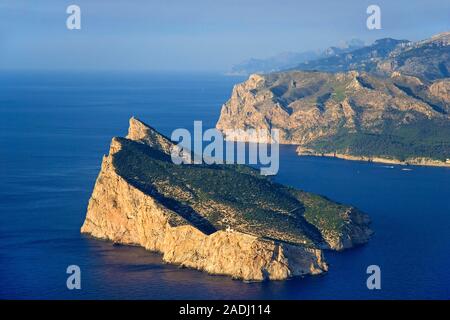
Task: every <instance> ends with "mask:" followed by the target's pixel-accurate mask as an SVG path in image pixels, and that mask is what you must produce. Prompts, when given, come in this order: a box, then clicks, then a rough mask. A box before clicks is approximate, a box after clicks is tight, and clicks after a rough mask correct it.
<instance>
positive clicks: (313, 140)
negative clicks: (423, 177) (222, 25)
mask: <svg viewBox="0 0 450 320" xmlns="http://www.w3.org/2000/svg"><path fill="white" fill-rule="evenodd" d="M424 59H425V58H424ZM449 93H450V79H449V78H446V79H440V80H435V81H433V82H429V81H424V80H422V79H420V78H418V77H414V76H409V75H404V74H402V73H400V72H398V71H395V72H393V73H392V74H391V75H390V76H389V77H385V76H378V75H374V74H370V73H367V72H359V71H348V72H338V73H327V72H316V71H289V72H279V73H272V74H267V75H252V76H250V78H249V79H248V80H247V81H245V82H244V83H241V84H238V85H236V86H235V87H234V88H233V93H232V96H231V98H230V100H228V102H226V103H225V104H224V105H223V106H222V110H221V114H220V118H219V120H218V122H217V125H216V127H217V128H218V129H219V130H221V131H223V132H226V131H227V130H230V129H231V130H234V129H249V128H256V129H265V130H269V129H273V128H277V129H279V130H280V139H281V142H282V143H287V144H298V145H299V146H300V147H301V148H300V149H299V152H300V153H302V154H304V153H308V154H326V155H330V154H331V155H337V156H342V157H348V158H351V157H356V158H357V159H368V160H374V161H383V162H392V161H393V162H401V163H410V164H428V165H443V166H449V165H450V163H449V160H447V159H450V118H449V113H450V94H449ZM241 139H250V138H249V137H245V136H241Z"/></svg>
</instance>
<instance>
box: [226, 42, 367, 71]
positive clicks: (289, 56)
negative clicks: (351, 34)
mask: <svg viewBox="0 0 450 320" xmlns="http://www.w3.org/2000/svg"><path fill="white" fill-rule="evenodd" d="M363 46H364V43H363V42H362V41H361V40H358V39H352V40H350V41H349V42H346V43H344V44H343V45H341V46H337V47H330V48H327V49H325V50H323V51H305V52H284V53H280V54H277V55H275V56H272V57H269V58H267V59H255V58H251V59H248V60H246V61H243V62H241V63H238V64H236V65H234V66H233V67H232V68H231V70H230V72H229V74H231V75H249V74H252V73H269V72H276V71H281V70H286V69H291V68H293V67H295V66H297V65H298V64H300V63H303V62H306V61H311V60H316V59H319V58H324V57H329V56H334V55H337V54H342V53H346V52H349V51H352V50H355V49H358V48H361V47H363Z"/></svg>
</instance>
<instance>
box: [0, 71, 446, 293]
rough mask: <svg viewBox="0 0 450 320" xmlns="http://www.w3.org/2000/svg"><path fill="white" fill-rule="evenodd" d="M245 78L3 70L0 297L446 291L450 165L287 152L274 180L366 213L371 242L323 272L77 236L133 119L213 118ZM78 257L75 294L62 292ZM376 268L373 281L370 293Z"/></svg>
mask: <svg viewBox="0 0 450 320" xmlns="http://www.w3.org/2000/svg"><path fill="white" fill-rule="evenodd" d="M241 80H242V78H237V77H223V76H218V75H209V74H196V75H195V74H189V75H188V74H176V73H173V74H144V73H142V74H139V73H135V74H118V73H102V74H88V73H86V74H58V73H34V74H30V73H4V74H2V75H0V128H1V131H0V177H1V179H0V298H1V299H5V298H42V299H52V298H61V299H66V298H69V299H70V298H82V299H86V298H87V299H92V298H103V299H106V298H113V299H116V298H131V299H143V298H147V299H181V298H193V299H198V298H207V299H211V298H219V299H226V298H233V299H259V298H262V299H351V298H355V299H379V298H385V299H395V298H404V299H412V298H424V299H431V298H435V299H449V298H450V288H449V287H450V272H449V270H450V255H449V252H450V169H446V168H425V167H414V168H413V170H412V171H404V170H401V167H398V166H394V168H389V167H385V166H382V165H380V164H367V163H360V162H348V161H343V160H335V159H325V158H313V157H303V158H301V157H297V156H296V155H295V152H294V147H291V146H285V147H282V148H281V168H280V172H279V174H278V176H277V177H276V178H275V179H276V180H278V181H280V182H283V183H286V184H290V185H292V186H296V187H299V188H302V189H305V190H307V191H313V192H317V193H320V194H324V195H326V196H328V197H329V198H331V199H334V200H337V201H340V202H344V203H349V204H352V205H355V206H357V207H359V208H361V209H362V210H364V211H366V212H367V213H369V214H370V216H371V217H372V220H373V229H374V230H375V232H376V234H375V235H374V237H373V239H372V240H371V242H370V243H369V244H368V245H365V246H363V247H359V248H357V249H354V250H349V251H346V252H342V253H332V252H327V253H326V258H327V260H328V261H329V264H330V271H329V272H328V273H327V274H326V275H324V276H318V277H307V278H304V279H300V278H297V279H293V280H289V281H281V282H263V283H252V284H247V283H242V282H240V281H234V280H231V279H229V278H227V277H221V276H209V275H206V274H204V273H202V272H198V271H193V270H186V269H180V268H178V267H176V266H172V265H167V264H163V263H162V261H161V257H160V256H159V255H158V254H154V253H150V252H147V251H145V250H143V249H140V248H133V247H125V246H113V245H112V244H111V243H109V242H104V241H99V240H94V239H91V238H88V237H85V236H82V235H80V233H79V229H80V226H81V224H82V222H83V220H84V217H85V212H86V206H87V202H88V199H89V196H90V193H91V191H92V187H93V185H94V182H95V178H96V176H97V173H98V171H99V167H100V163H101V157H102V155H103V154H104V153H106V152H107V151H108V146H109V142H110V140H111V137H112V136H115V135H121V136H124V135H125V134H126V129H127V126H128V123H127V121H128V118H129V117H130V116H132V115H135V116H137V117H140V118H141V119H143V120H144V121H146V122H148V123H149V124H151V125H153V126H154V127H156V128H157V129H158V130H160V131H162V132H163V133H165V134H170V132H171V130H173V129H175V128H178V127H186V128H191V127H192V123H193V121H194V120H203V124H204V126H205V127H213V126H214V124H215V122H216V120H217V118H218V115H219V111H220V106H221V104H222V103H223V102H224V101H226V100H227V99H228V97H229V95H230V93H231V89H232V86H233V84H234V83H236V82H239V81H241ZM71 264H76V265H79V266H80V268H81V270H82V289H81V290H78V291H77V290H75V291H69V290H68V289H66V277H67V275H66V273H65V271H66V268H67V266H68V265H71ZM371 264H376V265H379V266H380V267H381V276H382V277H381V285H382V289H381V290H377V291H371V290H368V289H367V288H366V278H367V275H366V268H367V266H368V265H371Z"/></svg>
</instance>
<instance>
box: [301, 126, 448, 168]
mask: <svg viewBox="0 0 450 320" xmlns="http://www.w3.org/2000/svg"><path fill="white" fill-rule="evenodd" d="M308 147H310V148H312V149H314V150H316V151H317V152H320V153H330V152H336V153H344V154H350V155H354V156H367V157H376V156H377V157H384V158H390V159H397V160H400V161H405V160H407V159H409V158H416V157H427V158H430V159H435V160H440V161H445V160H446V159H449V158H450V126H449V125H448V123H446V122H445V121H438V120H434V121H430V120H422V121H419V122H416V123H413V124H409V125H403V126H399V127H394V126H392V125H391V126H389V125H386V127H385V128H383V130H382V133H370V132H348V131H347V130H345V129H342V130H340V131H339V132H338V133H337V134H336V135H334V136H332V137H329V138H325V139H320V140H318V141H315V142H314V143H312V144H310V145H309V146H308Z"/></svg>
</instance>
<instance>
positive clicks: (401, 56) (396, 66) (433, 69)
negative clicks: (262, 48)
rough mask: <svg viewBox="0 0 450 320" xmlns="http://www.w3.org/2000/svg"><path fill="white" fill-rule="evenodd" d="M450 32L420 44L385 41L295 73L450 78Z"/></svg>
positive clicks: (319, 61)
mask: <svg viewBox="0 0 450 320" xmlns="http://www.w3.org/2000/svg"><path fill="white" fill-rule="evenodd" d="M449 43H450V32H444V33H440V34H438V35H435V36H433V37H431V38H430V39H426V40H423V41H418V42H410V41H407V40H395V39H391V38H385V39H380V40H377V41H375V42H374V43H373V44H372V45H369V46H365V47H363V48H359V49H356V50H353V51H350V52H341V53H337V54H335V55H333V56H329V57H326V58H321V59H317V60H313V61H305V62H303V63H300V64H298V65H296V66H295V67H293V68H291V69H295V70H316V71H327V72H342V71H350V70H357V71H366V72H372V73H378V74H390V73H392V72H394V71H400V72H401V73H402V74H406V75H411V76H416V77H419V78H422V79H428V80H435V79H442V78H447V77H449V75H450V73H449V70H450V46H449Z"/></svg>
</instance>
